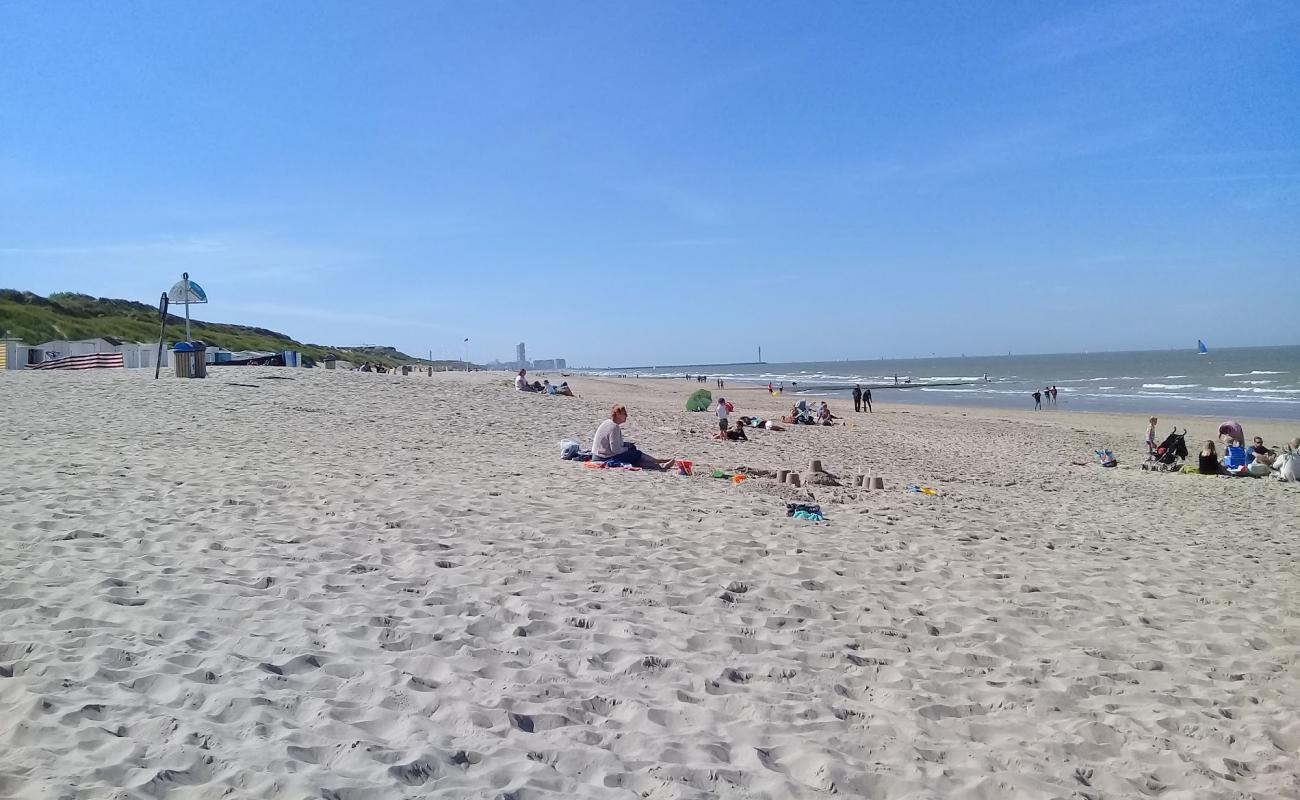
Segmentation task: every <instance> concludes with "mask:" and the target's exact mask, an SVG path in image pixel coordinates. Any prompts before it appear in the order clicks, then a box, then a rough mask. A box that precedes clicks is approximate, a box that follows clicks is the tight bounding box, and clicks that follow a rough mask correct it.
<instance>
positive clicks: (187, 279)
mask: <svg viewBox="0 0 1300 800" xmlns="http://www.w3.org/2000/svg"><path fill="white" fill-rule="evenodd" d="M181 280H182V281H184V282H185V341H187V342H190V341H193V339H191V338H190V274H189V273H188V272H182V273H181Z"/></svg>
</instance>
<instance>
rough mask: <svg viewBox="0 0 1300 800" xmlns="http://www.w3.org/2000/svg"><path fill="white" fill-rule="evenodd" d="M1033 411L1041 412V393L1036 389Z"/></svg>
mask: <svg viewBox="0 0 1300 800" xmlns="http://www.w3.org/2000/svg"><path fill="white" fill-rule="evenodd" d="M1034 410H1035V411H1042V410H1043V393H1042V392H1040V391H1038V390H1037V389H1035V390H1034Z"/></svg>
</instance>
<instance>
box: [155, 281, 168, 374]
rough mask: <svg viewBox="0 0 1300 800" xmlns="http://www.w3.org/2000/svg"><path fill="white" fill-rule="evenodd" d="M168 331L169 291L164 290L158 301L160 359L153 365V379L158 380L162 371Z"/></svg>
mask: <svg viewBox="0 0 1300 800" xmlns="http://www.w3.org/2000/svg"><path fill="white" fill-rule="evenodd" d="M166 331H167V293H166V292H163V295H162V299H161V300H159V301H158V359H157V361H155V362H154V365H153V379H154V380H158V373H159V372H161V371H162V346H163V335H164V334H165V332H166Z"/></svg>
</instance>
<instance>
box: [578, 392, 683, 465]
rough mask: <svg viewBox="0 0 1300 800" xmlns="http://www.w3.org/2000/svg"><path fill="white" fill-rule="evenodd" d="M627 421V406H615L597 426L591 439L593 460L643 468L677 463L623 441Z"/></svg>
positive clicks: (674, 460)
mask: <svg viewBox="0 0 1300 800" xmlns="http://www.w3.org/2000/svg"><path fill="white" fill-rule="evenodd" d="M624 422H627V408H626V407H624V406H621V405H617V406H614V407H613V408H611V409H610V411H609V419H607V420H605V421H604V422H602V423H600V426H599V427H598V428H596V436H595V438H593V439H592V441H591V460H592V461H618V462H620V463H623V464H630V465H632V466H634V467H641V468H642V469H654V470H666V469H671V468H672V466H673V465H674V464H675V463H676V461H677V460H676V459H673V458H654V457H653V456H648V455H646V454H645V453H642V452H641V451H640V450H638V449H637V448H636V445H634V444H633V443H632V442H624V441H623V428H622V427H620V426H621V425H622V424H623V423H624Z"/></svg>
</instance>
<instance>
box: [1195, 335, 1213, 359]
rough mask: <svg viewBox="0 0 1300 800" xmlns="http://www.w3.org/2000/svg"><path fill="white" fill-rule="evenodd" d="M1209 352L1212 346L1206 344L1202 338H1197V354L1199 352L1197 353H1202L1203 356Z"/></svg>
mask: <svg viewBox="0 0 1300 800" xmlns="http://www.w3.org/2000/svg"><path fill="white" fill-rule="evenodd" d="M1208 352H1210V348H1208V347H1206V346H1205V342H1203V341H1201V340H1200V339H1197V340H1196V354H1197V355H1202V356H1203V355H1205V354H1206V353H1208Z"/></svg>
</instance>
